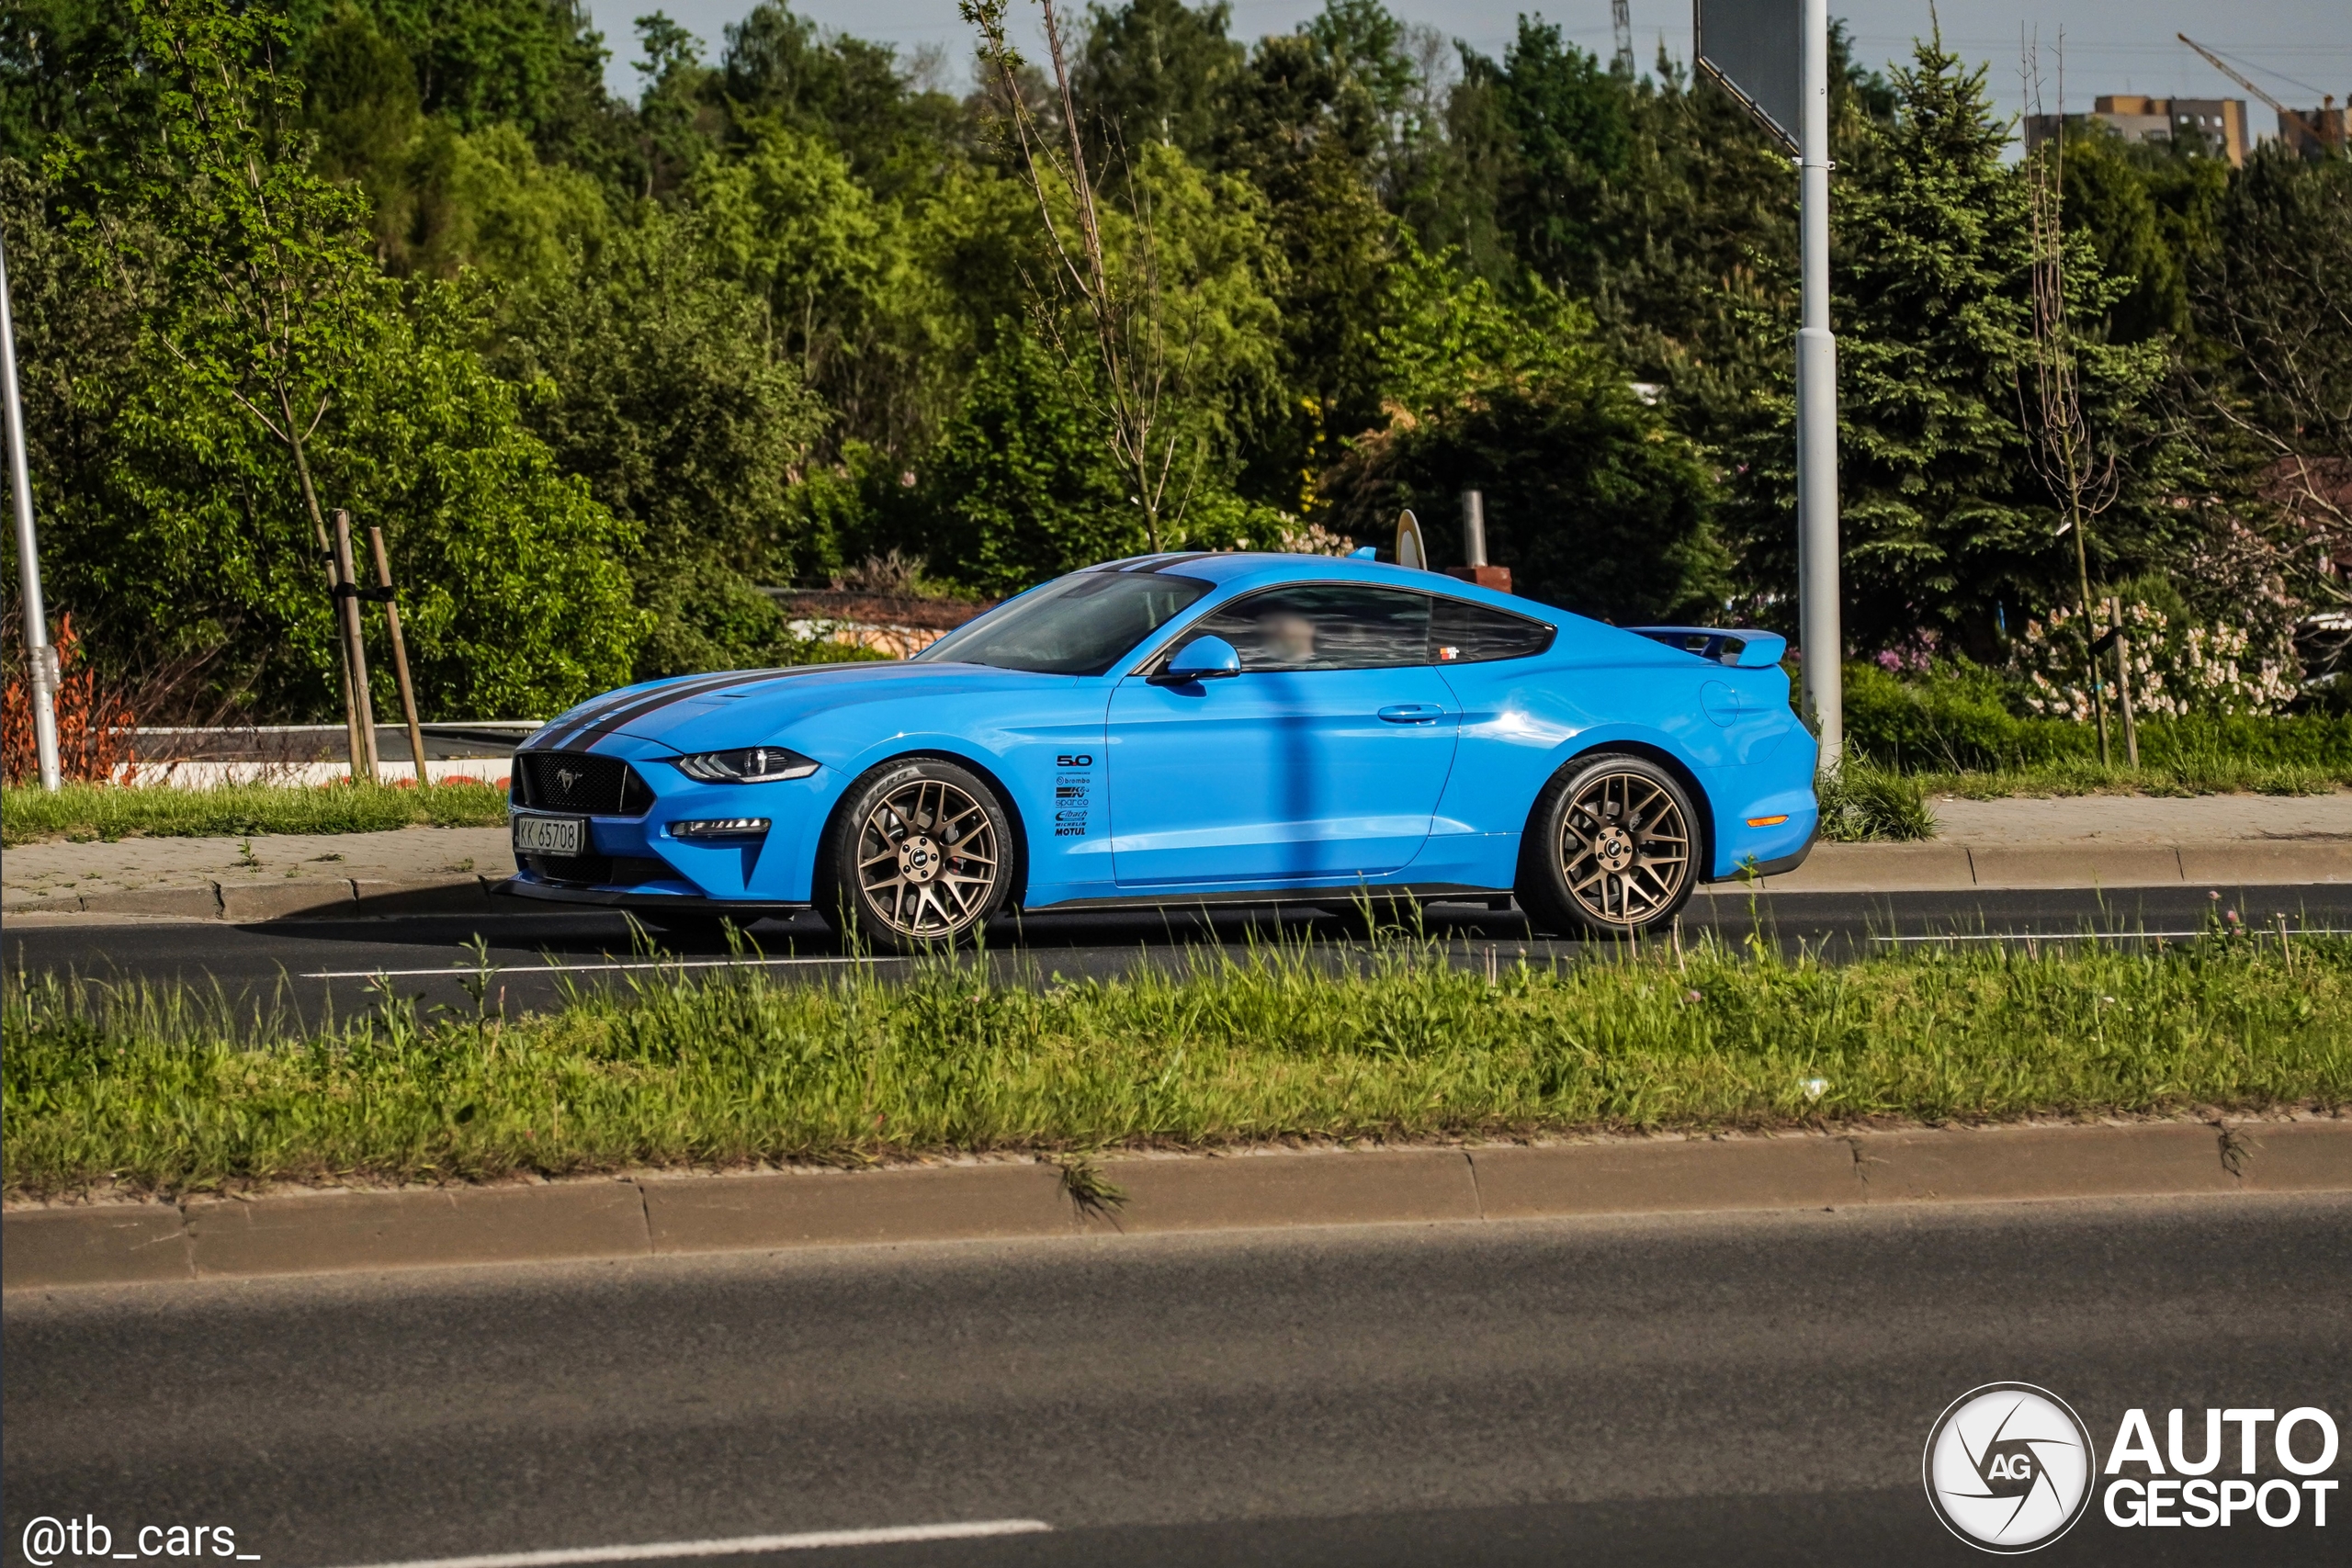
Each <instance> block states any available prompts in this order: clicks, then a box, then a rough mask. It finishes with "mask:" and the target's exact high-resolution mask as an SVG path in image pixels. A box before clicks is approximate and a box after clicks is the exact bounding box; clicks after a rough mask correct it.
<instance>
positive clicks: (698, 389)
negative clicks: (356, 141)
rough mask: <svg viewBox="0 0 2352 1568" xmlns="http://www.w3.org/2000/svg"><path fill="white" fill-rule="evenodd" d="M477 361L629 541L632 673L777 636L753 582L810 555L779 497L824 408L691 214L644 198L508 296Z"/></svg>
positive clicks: (812, 545) (807, 565)
mask: <svg viewBox="0 0 2352 1568" xmlns="http://www.w3.org/2000/svg"><path fill="white" fill-rule="evenodd" d="M492 363H493V364H494V365H495V366H496V367H498V368H499V369H500V370H501V371H503V373H504V374H505V375H507V376H508V377H509V378H512V379H514V380H515V381H517V382H520V383H522V384H523V385H524V386H525V387H526V389H527V390H526V397H525V400H524V404H523V412H524V418H525V419H526V422H527V423H529V425H530V427H531V428H532V429H533V430H534V431H535V432H537V434H538V435H539V436H540V438H541V439H543V440H544V441H545V442H546V443H547V444H548V446H549V447H550V448H552V449H553V451H554V453H555V457H556V462H557V464H558V465H559V467H560V468H561V469H562V471H563V472H565V473H567V474H571V475H575V476H577V477H579V478H580V479H583V480H585V481H586V483H587V485H588V488H589V491H590V493H591V494H593V495H594V497H595V498H596V500H597V501H599V502H602V503H603V504H604V505H605V506H606V507H609V508H610V509H611V510H612V512H613V513H615V514H616V516H618V517H620V518H621V519H622V520H623V521H624V522H625V523H627V524H628V525H630V527H631V529H632V532H633V533H634V534H635V536H637V538H638V539H639V547H638V550H637V552H636V553H635V554H634V555H633V556H632V557H631V568H632V570H633V571H634V573H635V577H636V581H637V595H638V603H639V604H640V605H641V606H643V607H644V608H646V609H648V610H650V611H651V612H652V613H653V615H654V616H655V621H654V625H653V627H652V630H651V631H650V633H649V634H648V636H647V637H646V639H645V641H644V643H643V645H642V647H641V648H640V649H639V654H638V673H639V675H640V676H642V677H650V676H654V675H662V674H673V673H678V672H681V671H692V670H701V669H713V668H718V669H724V668H727V667H729V666H730V665H738V664H742V663H745V662H752V661H756V660H759V659H761V658H763V657H764V656H765V650H766V649H768V648H770V647H771V646H772V645H774V644H775V643H777V642H780V641H782V640H785V638H784V633H783V629H782V622H781V620H780V619H779V618H778V617H777V616H776V615H775V611H774V610H773V608H772V607H771V606H770V605H769V604H768V602H767V600H766V599H764V598H763V597H762V596H761V595H760V594H759V593H757V592H755V590H754V588H753V585H754V584H756V583H759V582H762V581H788V580H789V579H790V578H791V577H792V575H794V574H795V573H796V572H797V571H800V570H810V569H812V568H815V569H821V568H822V567H823V566H824V565H826V564H827V563H828V561H829V559H830V558H831V547H830V545H829V542H828V541H825V540H822V539H818V538H811V537H808V536H802V535H800V534H798V533H797V521H798V520H799V516H800V514H799V513H797V512H796V510H795V509H794V507H793V506H792V505H791V503H790V502H789V499H788V493H787V492H788V491H789V490H790V489H791V486H792V484H793V481H794V479H795V476H796V474H797V471H798V469H799V468H800V466H801V465H803V464H804V463H805V462H806V461H807V459H808V456H809V446H810V444H811V443H812V442H814V441H815V439H816V438H817V435H818V434H819V432H820V430H821V429H822V427H823V424H824V420H825V415H824V411H823V409H822V407H821V406H820V404H819V403H818V402H817V400H815V399H814V398H813V397H812V396H810V394H809V390H808V389H807V387H806V385H805V384H804V383H803V382H802V380H801V378H800V375H799V372H798V370H797V367H795V365H794V364H793V362H792V360H791V359H790V358H789V357H788V356H787V355H786V354H785V353H784V352H783V349H782V346H781V345H780V344H778V343H777V342H776V340H775V336H774V334H773V333H772V332H771V331H770V328H769V321H768V316H767V312H766V310H764V309H763V306H762V304H761V302H760V301H759V300H758V299H755V298H754V297H752V295H751V294H750V293H749V292H748V291H747V290H745V289H744V288H742V287H741V285H740V284H737V283H734V282H731V281H729V279H728V278H727V277H725V276H722V275H721V274H720V273H719V272H718V269H717V266H716V265H715V257H714V254H713V247H712V246H711V244H710V242H709V236H708V231H707V227H706V225H705V222H704V220H702V218H701V217H700V216H699V215H698V214H695V213H694V212H692V211H682V212H673V211H671V210H668V209H663V208H662V207H660V206H658V205H653V204H647V205H646V206H644V207H642V208H641V209H639V211H638V212H637V214H636V215H635V219H634V221H632V222H629V223H626V224H619V225H616V226H615V228H614V229H613V230H612V231H611V232H610V233H609V234H608V235H607V236H606V237H605V240H604V242H603V243H601V244H599V245H598V246H597V247H596V248H595V249H594V252H593V253H582V254H578V255H577V256H576V258H575V260H574V263H573V265H572V267H571V270H570V271H569V272H567V273H566V274H564V275H563V276H558V277H553V278H548V279H545V280H542V281H538V282H534V283H529V284H525V285H519V286H517V287H516V288H515V289H514V290H513V291H512V292H511V294H510V296H509V298H508V299H507V302H506V305H505V313H504V318H503V322H502V325H501V328H500V332H499V335H498V339H497V341H496V344H495V345H494V347H493V350H492Z"/></svg>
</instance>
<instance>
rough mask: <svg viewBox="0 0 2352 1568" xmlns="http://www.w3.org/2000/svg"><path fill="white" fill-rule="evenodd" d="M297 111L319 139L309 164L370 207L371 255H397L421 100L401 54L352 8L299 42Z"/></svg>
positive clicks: (410, 213) (409, 206) (410, 200)
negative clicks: (299, 101) (351, 188)
mask: <svg viewBox="0 0 2352 1568" xmlns="http://www.w3.org/2000/svg"><path fill="white" fill-rule="evenodd" d="M301 73H302V85H303V94H302V110H303V123H304V125H305V127H306V128H307V129H308V130H310V131H311V134H312V135H314V136H315V137H316V138H317V139H318V144H317V145H318V150H317V152H315V153H314V154H313V155H312V159H311V162H312V166H313V167H315V168H316V169H317V171H318V172H319V173H320V174H322V175H326V176H327V177H328V178H329V179H334V180H342V181H347V182H349V183H351V184H353V185H355V186H357V187H358V188H359V190H360V191H361V192H362V193H363V194H364V195H365V196H366V197H368V203H369V205H370V206H371V207H372V208H373V209H375V220H374V229H375V236H376V255H377V258H378V260H379V261H391V260H394V259H395V258H398V257H401V256H403V255H404V254H405V252H406V250H407V243H408V238H409V231H410V229H411V228H412V227H413V223H414V220H415V206H416V193H415V189H414V183H413V178H412V171H411V167H410V161H411V153H412V150H413V146H414V143H415V141H416V137H417V131H418V130H419V129H420V127H421V126H422V124H423V120H424V110H423V103H422V100H421V98H420V96H419V95H418V93H417V88H416V72H415V69H414V68H413V66H412V65H411V64H410V63H409V58H408V51H406V50H404V49H402V48H401V46H400V43H399V41H398V40H397V39H392V38H390V36H388V35H387V34H385V33H384V32H382V31H381V30H380V29H379V28H378V27H377V26H376V22H375V18H373V17H370V16H368V13H367V12H365V11H363V10H360V9H359V8H358V7H357V6H355V5H348V4H346V5H345V6H342V7H340V8H338V9H337V10H336V11H335V12H334V13H333V14H332V15H331V16H330V17H328V19H327V21H326V23H325V25H323V26H322V27H321V28H319V29H318V30H317V31H316V32H314V33H312V34H311V36H310V37H309V38H308V39H305V40H303V47H302V51H301Z"/></svg>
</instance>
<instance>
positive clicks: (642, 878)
mask: <svg viewBox="0 0 2352 1568" xmlns="http://www.w3.org/2000/svg"><path fill="white" fill-rule="evenodd" d="M523 863H524V865H526V867H528V868H529V869H530V871H531V874H533V875H535V876H540V877H544V878H546V879H547V880H548V881H549V882H570V883H577V884H578V885H580V886H583V887H634V886H638V885H639V884H640V883H646V882H673V881H675V880H677V875H678V874H677V873H676V872H674V871H673V870H671V869H670V863H669V862H667V861H663V860H657V859H655V858H654V857H653V856H651V855H525V856H524V857H523Z"/></svg>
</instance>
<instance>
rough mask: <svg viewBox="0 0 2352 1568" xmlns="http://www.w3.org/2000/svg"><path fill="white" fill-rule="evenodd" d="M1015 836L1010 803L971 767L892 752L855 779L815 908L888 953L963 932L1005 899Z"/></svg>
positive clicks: (832, 838) (821, 872) (824, 863)
mask: <svg viewBox="0 0 2352 1568" xmlns="http://www.w3.org/2000/svg"><path fill="white" fill-rule="evenodd" d="M1013 842H1014V840H1013V831H1012V813H1011V812H1010V811H1009V810H1007V809H1006V807H1005V805H1004V803H1003V802H1002V801H1001V800H1000V799H999V798H998V797H997V793H996V791H995V790H993V789H991V788H989V785H988V784H987V783H986V782H985V781H983V780H982V779H980V778H979V777H978V776H977V775H976V774H974V773H971V772H970V771H968V770H967V769H964V768H959V767H957V766H956V764H955V763H953V762H949V761H943V760H941V759H938V758H933V757H918V758H914V759H911V760H910V761H904V762H886V763H884V764H883V765H882V766H881V767H878V768H876V769H875V770H874V771H873V772H871V773H867V774H866V775H865V777H864V778H862V779H860V780H858V781H857V783H855V784H852V785H851V786H850V789H849V793H848V795H846V796H845V797H844V798H843V801H842V810H841V812H840V814H839V815H838V816H837V817H836V818H834V821H833V826H832V829H831V831H830V832H829V833H827V834H826V836H825V848H824V854H823V857H822V859H821V860H820V863H819V866H818V876H817V910H818V913H819V914H820V915H821V916H823V917H824V918H825V919H827V920H828V921H831V922H832V923H833V924H834V925H836V926H837V927H838V926H840V925H842V923H843V922H844V920H845V921H846V923H847V925H848V926H849V927H850V928H851V929H852V930H854V931H856V933H857V934H858V935H859V936H860V937H862V938H864V939H865V941H866V942H870V943H871V944H872V945H873V946H874V947H876V949H878V950H880V951H882V952H885V953H914V952H918V951H921V950H922V949H923V948H925V947H929V946H932V945H933V944H937V943H944V942H958V941H960V940H962V939H963V938H964V937H967V936H968V935H970V934H971V932H972V931H974V930H975V929H977V928H978V926H979V924H980V922H981V921H983V920H985V919H988V918H989V916H990V915H992V914H994V913H996V911H997V910H998V909H999V908H1002V907H1003V905H1004V902H1005V899H1006V897H1008V895H1009V893H1010V891H1011V888H1012V852H1013ZM844 934H846V933H844Z"/></svg>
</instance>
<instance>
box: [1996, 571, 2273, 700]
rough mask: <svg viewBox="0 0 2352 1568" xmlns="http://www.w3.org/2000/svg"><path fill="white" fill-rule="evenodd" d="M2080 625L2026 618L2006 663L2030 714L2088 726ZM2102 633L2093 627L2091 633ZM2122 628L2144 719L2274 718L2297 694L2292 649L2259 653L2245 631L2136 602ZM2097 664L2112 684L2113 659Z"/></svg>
mask: <svg viewBox="0 0 2352 1568" xmlns="http://www.w3.org/2000/svg"><path fill="white" fill-rule="evenodd" d="M2080 620H2081V618H2080V617H2079V616H2078V615H2075V612H2073V611H2071V610H2068V609H2065V608H2063V607H2062V608H2059V609H2055V610H2052V612H2051V613H2050V616H2049V619H2048V620H2047V621H2046V622H2044V621H2028V622H2027V623H2026V626H2025V634H2024V635H2023V636H2022V637H2018V639H2017V640H2016V641H2015V642H2014V643H2013V644H2011V646H2010V664H2011V667H2012V668H2013V669H2015V670H2016V671H2017V672H2018V674H2019V675H2020V676H2022V677H2023V678H2024V680H2025V682H2026V692H2025V705H2026V707H2027V709H2028V711H2030V712H2032V713H2035V714H2040V715H2043V716H2048V717H2052V718H2064V719H2071V720H2073V721H2074V722H2075V723H2076V724H2088V723H2089V722H2091V719H2092V716H2093V714H2092V707H2091V692H2090V686H2089V682H2090V670H2089V662H2090V660H2089V648H2088V639H2087V638H2086V637H2085V636H2084V633H2083V628H2082V626H2081V624H2080ZM2104 630H2105V626H2103V625H2102V626H2098V627H2096V628H2094V631H2093V633H2092V636H2094V637H2096V636H2097V635H2098V634H2099V633H2100V632H2103V631H2104ZM2123 630H2124V635H2125V637H2128V638H2129V639H2130V646H2131V703H2132V706H2133V708H2134V709H2135V710H2137V711H2138V712H2139V713H2141V714H2143V715H2145V716H2150V717H2163V718H2177V717H2180V716H2184V715H2187V714H2192V713H2201V714H2222V715H2230V714H2268V713H2276V712H2278V709H2279V707H2280V706H2281V705H2284V704H2285V703H2286V702H2287V701H2288V700H2289V699H2290V698H2291V697H2293V696H2294V695H2295V692H2296V684H2295V671H2294V655H2293V653H2292V651H2291V649H2288V648H2280V647H2261V648H2257V647H2256V644H2255V637H2254V634H2252V633H2251V632H2249V631H2247V630H2246V629H2245V627H2243V626H2234V625H2233V624H2231V623H2230V622H2227V621H2217V622H2215V623H2214V624H2213V625H2211V626H2199V625H2197V624H2196V623H2195V622H2193V621H2189V620H2188V619H2186V618H2185V617H2177V616H2174V615H2167V614H2165V612H2164V611H2162V610H2159V609H2157V608H2156V607H2155V606H2154V605H2152V604H2147V603H2145V602H2144V601H2142V600H2137V599H2134V600H2131V601H2129V602H2128V603H2126V604H2125V605H2124V606H2123ZM2265 641H2266V643H2269V642H2275V641H2276V639H2275V638H2266V639H2265ZM2099 662H2100V674H2101V675H2102V677H2103V678H2105V679H2106V680H2107V681H2108V682H2109V683H2110V684H2111V683H2112V682H2113V678H2114V669H2115V665H2114V661H2113V660H2112V658H2111V657H2109V656H2104V655H2103V656H2102V657H2101V659H2100V661H2099ZM2110 700H2111V699H2110Z"/></svg>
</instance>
